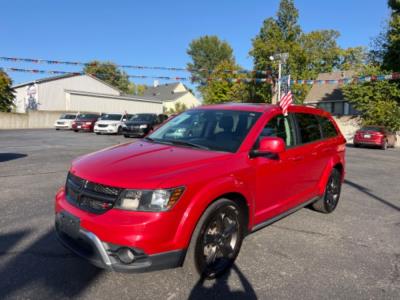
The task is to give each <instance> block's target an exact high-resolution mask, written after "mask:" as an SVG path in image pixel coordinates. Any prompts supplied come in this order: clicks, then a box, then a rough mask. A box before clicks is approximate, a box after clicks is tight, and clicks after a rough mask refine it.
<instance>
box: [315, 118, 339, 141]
mask: <svg viewBox="0 0 400 300" xmlns="http://www.w3.org/2000/svg"><path fill="white" fill-rule="evenodd" d="M318 119H319V123H320V124H321V129H322V135H323V136H324V138H331V137H335V136H337V131H336V128H335V126H334V125H333V124H332V121H331V120H329V119H328V118H326V117H318Z"/></svg>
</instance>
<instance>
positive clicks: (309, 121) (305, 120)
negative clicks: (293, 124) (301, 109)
mask: <svg viewBox="0 0 400 300" xmlns="http://www.w3.org/2000/svg"><path fill="white" fill-rule="evenodd" d="M295 116H296V119H297V124H298V126H299V133H300V140H301V143H302V144H306V143H311V142H314V141H317V140H320V139H321V138H322V136H321V129H320V124H319V121H318V119H317V117H316V116H315V115H312V114H306V113H296V114H295Z"/></svg>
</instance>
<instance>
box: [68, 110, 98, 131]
mask: <svg viewBox="0 0 400 300" xmlns="http://www.w3.org/2000/svg"><path fill="white" fill-rule="evenodd" d="M99 118H100V115H99V114H79V115H78V116H77V117H76V120H75V121H74V122H73V123H72V130H73V131H75V132H78V131H90V132H93V128H94V124H95V123H96V121H97V120H98V119H99Z"/></svg>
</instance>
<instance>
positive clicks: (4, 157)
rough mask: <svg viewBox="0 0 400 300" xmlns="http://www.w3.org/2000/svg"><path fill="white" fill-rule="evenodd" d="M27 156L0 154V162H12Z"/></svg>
mask: <svg viewBox="0 0 400 300" xmlns="http://www.w3.org/2000/svg"><path fill="white" fill-rule="evenodd" d="M26 156H28V154H23V153H0V162H5V161H9V160H14V159H18V158H22V157H26Z"/></svg>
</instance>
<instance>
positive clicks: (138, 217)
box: [55, 104, 346, 278]
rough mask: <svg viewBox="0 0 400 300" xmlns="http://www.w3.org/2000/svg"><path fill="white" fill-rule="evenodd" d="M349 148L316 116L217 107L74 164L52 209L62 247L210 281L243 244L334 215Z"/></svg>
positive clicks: (97, 260)
mask: <svg viewBox="0 0 400 300" xmlns="http://www.w3.org/2000/svg"><path fill="white" fill-rule="evenodd" d="M345 144H346V140H345V139H344V137H343V136H342V134H341V133H340V131H339V128H338V127H337V126H336V124H335V122H334V120H333V119H332V118H331V116H330V115H329V114H328V113H327V112H324V111H322V110H318V109H315V108H311V107H304V106H292V107H290V108H289V114H288V116H284V115H282V110H281V108H280V107H278V106H275V105H266V104H221V105H211V106H203V107H199V108H196V109H191V110H188V111H186V112H183V113H181V114H179V115H178V116H176V117H175V118H173V119H172V120H170V121H169V122H167V123H166V124H165V125H164V126H162V127H160V128H159V129H157V130H156V131H155V132H153V133H152V134H151V135H149V136H148V137H146V138H144V139H142V140H141V141H138V142H135V143H127V144H123V145H118V146H115V147H113V148H108V149H105V150H102V151H98V152H95V153H92V154H88V155H84V156H82V157H80V158H77V159H76V160H74V161H73V163H72V166H71V169H70V171H69V173H68V176H67V180H66V184H65V187H62V188H61V189H60V190H59V191H58V193H57V195H56V198H55V204H56V205H55V212H56V223H55V224H56V232H57V235H58V237H59V239H60V241H61V242H62V243H63V244H64V245H65V246H66V247H68V248H70V249H71V250H72V251H74V252H75V253H77V254H78V255H80V256H83V257H84V258H87V259H88V260H89V261H91V262H92V263H93V264H94V265H96V266H99V267H102V268H106V269H110V270H117V271H144V270H156V269H164V268H172V267H178V266H182V265H183V266H184V267H185V268H187V270H188V271H190V272H191V273H192V271H193V272H194V271H195V270H196V271H197V272H198V273H199V274H200V275H201V276H203V277H204V278H214V277H216V276H219V275H220V274H222V273H223V272H224V271H225V270H226V269H227V268H229V267H230V266H232V264H233V262H234V260H235V259H236V257H237V255H238V253H239V250H240V247H241V244H242V241H243V239H244V237H245V236H246V235H247V234H249V233H251V232H254V231H256V230H258V229H260V228H262V227H264V226H267V225H269V224H271V223H273V222H275V221H277V220H278V219H280V218H283V217H285V216H287V215H289V214H291V213H293V212H295V211H296V210H298V209H300V208H302V207H305V206H308V205H311V206H312V207H313V208H314V209H315V210H317V211H320V212H323V213H330V212H332V211H333V210H334V209H335V207H336V205H337V203H338V200H339V196H340V190H341V184H342V182H343V178H344V167H345Z"/></svg>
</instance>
